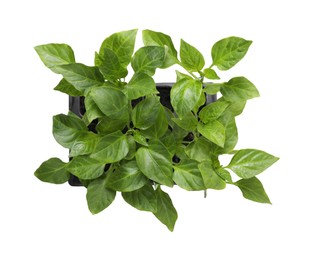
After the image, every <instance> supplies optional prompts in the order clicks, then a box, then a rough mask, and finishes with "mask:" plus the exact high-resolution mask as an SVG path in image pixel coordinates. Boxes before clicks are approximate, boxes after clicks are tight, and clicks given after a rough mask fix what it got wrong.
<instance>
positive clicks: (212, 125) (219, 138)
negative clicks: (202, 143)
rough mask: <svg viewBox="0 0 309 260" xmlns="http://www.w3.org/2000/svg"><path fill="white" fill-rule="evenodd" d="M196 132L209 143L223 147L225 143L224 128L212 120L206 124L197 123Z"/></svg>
mask: <svg viewBox="0 0 309 260" xmlns="http://www.w3.org/2000/svg"><path fill="white" fill-rule="evenodd" d="M197 130H198V132H199V133H200V134H202V135H203V136H204V137H205V138H207V139H208V140H209V141H211V142H213V143H215V144H216V145H219V146H220V147H224V143H225V127H224V126H223V125H222V124H221V123H220V122H219V121H218V120H213V121H211V122H208V123H207V124H203V123H201V122H200V123H199V124H198V125H197Z"/></svg>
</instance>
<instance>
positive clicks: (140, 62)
mask: <svg viewBox="0 0 309 260" xmlns="http://www.w3.org/2000/svg"><path fill="white" fill-rule="evenodd" d="M164 59H165V48H164V47H161V46H145V47H142V48H140V49H139V50H137V51H136V52H135V54H134V56H133V58H132V61H131V65H132V68H133V70H134V71H135V73H137V72H144V73H146V74H148V75H149V76H153V75H154V73H155V71H156V69H157V68H159V67H161V66H162V65H163V62H164Z"/></svg>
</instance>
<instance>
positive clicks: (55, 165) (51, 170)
mask: <svg viewBox="0 0 309 260" xmlns="http://www.w3.org/2000/svg"><path fill="white" fill-rule="evenodd" d="M34 175H35V176H36V177H37V178H38V179H39V180H41V181H44V182H49V183H54V184H62V183H65V182H67V181H68V180H69V178H70V173H69V172H68V171H67V170H66V163H64V162H63V161H61V160H60V159H58V158H50V159H49V160H47V161H45V162H43V163H42V164H41V165H40V167H39V168H38V169H37V170H36V171H35V173H34Z"/></svg>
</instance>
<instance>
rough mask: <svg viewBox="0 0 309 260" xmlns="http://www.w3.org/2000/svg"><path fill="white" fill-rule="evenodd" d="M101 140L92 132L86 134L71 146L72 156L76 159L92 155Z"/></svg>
mask: <svg viewBox="0 0 309 260" xmlns="http://www.w3.org/2000/svg"><path fill="white" fill-rule="evenodd" d="M99 139H100V137H99V135H96V134H94V133H92V132H86V133H84V134H82V135H80V136H79V137H78V138H77V139H76V140H75V142H74V143H73V145H72V146H71V149H70V156H71V157H74V156H78V155H86V154H90V153H92V152H93V151H94V149H95V147H96V145H97V142H98V141H99Z"/></svg>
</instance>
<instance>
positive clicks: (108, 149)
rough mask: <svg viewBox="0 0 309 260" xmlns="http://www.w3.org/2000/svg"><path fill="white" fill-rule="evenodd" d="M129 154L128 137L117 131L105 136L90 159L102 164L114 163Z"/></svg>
mask: <svg viewBox="0 0 309 260" xmlns="http://www.w3.org/2000/svg"><path fill="white" fill-rule="evenodd" d="M128 152H129V144H128V141H127V138H126V136H125V135H124V134H122V133H121V132H120V131H117V132H114V133H111V134H108V135H105V136H103V137H102V138H101V139H100V140H99V142H98V143H97V145H96V148H95V150H94V152H93V153H92V154H91V155H90V157H91V158H93V159H96V160H98V161H100V162H102V163H113V162H118V161H120V160H121V159H123V158H124V157H126V155H127V154H128Z"/></svg>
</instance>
